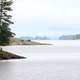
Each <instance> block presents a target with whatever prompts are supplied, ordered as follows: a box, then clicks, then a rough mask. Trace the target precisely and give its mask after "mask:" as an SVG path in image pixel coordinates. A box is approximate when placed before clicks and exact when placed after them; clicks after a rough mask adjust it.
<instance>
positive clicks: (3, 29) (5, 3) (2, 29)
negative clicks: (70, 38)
mask: <svg viewBox="0 0 80 80" xmlns="http://www.w3.org/2000/svg"><path fill="white" fill-rule="evenodd" d="M12 3H13V2H12V0H0V45H8V44H9V42H10V38H11V37H13V36H14V33H12V32H11V29H10V28H9V25H10V24H13V22H12V21H11V17H12V16H11V15H9V14H8V12H9V11H12V8H11V5H12Z"/></svg>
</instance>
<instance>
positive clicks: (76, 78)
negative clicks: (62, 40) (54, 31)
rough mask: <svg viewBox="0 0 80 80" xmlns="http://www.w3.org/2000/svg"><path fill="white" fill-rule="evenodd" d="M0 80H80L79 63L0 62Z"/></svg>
mask: <svg viewBox="0 0 80 80" xmlns="http://www.w3.org/2000/svg"><path fill="white" fill-rule="evenodd" d="M0 80H80V63H79V61H75V62H74V61H70V62H69V61H57V62H56V61H27V60H25V61H24V60H22V61H21V60H20V61H8V62H7V61H5V62H0Z"/></svg>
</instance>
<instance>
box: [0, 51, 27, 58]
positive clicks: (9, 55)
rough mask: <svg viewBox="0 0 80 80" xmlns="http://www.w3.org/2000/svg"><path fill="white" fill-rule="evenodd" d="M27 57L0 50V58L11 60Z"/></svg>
mask: <svg viewBox="0 0 80 80" xmlns="http://www.w3.org/2000/svg"><path fill="white" fill-rule="evenodd" d="M25 58H26V57H23V56H19V55H16V54H13V53H10V52H7V51H0V60H9V59H25Z"/></svg>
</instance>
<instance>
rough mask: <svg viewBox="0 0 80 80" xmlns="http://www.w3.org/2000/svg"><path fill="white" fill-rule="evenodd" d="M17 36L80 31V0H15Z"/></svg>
mask: <svg viewBox="0 0 80 80" xmlns="http://www.w3.org/2000/svg"><path fill="white" fill-rule="evenodd" d="M12 15H13V21H14V23H15V24H14V25H12V26H11V27H12V31H14V32H15V33H16V36H35V35H40V36H59V35H63V34H76V33H80V0H14V4H13V12H12Z"/></svg>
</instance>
